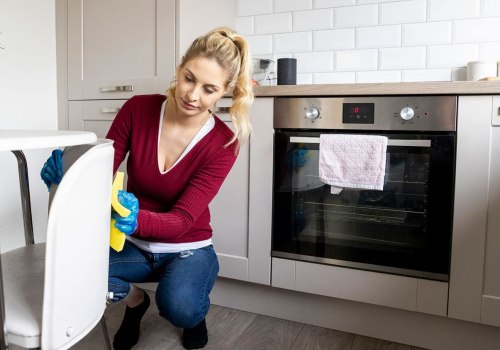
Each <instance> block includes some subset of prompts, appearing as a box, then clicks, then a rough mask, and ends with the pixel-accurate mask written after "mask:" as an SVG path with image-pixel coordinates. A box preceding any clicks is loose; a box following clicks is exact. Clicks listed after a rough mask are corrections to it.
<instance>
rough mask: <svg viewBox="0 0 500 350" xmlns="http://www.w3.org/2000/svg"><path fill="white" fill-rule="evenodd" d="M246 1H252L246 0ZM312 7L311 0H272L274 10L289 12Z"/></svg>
mask: <svg viewBox="0 0 500 350" xmlns="http://www.w3.org/2000/svg"><path fill="white" fill-rule="evenodd" d="M246 1H248V2H250V3H251V2H253V0H252V1H249V0H246ZM310 9H312V0H274V12H289V11H301V10H310Z"/></svg>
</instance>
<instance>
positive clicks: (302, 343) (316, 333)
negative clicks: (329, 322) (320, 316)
mask: <svg viewBox="0 0 500 350" xmlns="http://www.w3.org/2000/svg"><path fill="white" fill-rule="evenodd" d="M354 337H355V335H354V334H350V333H345V332H341V331H336V330H333V329H328V328H321V327H315V326H310V325H305V326H304V327H303V328H302V331H301V332H300V333H299V336H298V337H297V340H296V341H295V343H294V344H293V346H292V347H291V349H290V350H304V349H307V350H350V349H351V346H352V343H353V341H354Z"/></svg>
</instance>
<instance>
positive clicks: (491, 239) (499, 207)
mask: <svg viewBox="0 0 500 350" xmlns="http://www.w3.org/2000/svg"><path fill="white" fill-rule="evenodd" d="M499 107H500V96H495V97H494V98H493V110H492V117H491V124H492V128H491V147H490V150H491V153H490V169H489V170H490V173H489V186H488V188H489V191H488V216H487V226H486V227H487V230H486V250H485V264H484V290H483V296H482V303H481V323H485V324H489V325H493V326H497V327H500V254H499V253H498V247H500V216H499V215H498V214H499V213H500V182H499V179H500V115H499Z"/></svg>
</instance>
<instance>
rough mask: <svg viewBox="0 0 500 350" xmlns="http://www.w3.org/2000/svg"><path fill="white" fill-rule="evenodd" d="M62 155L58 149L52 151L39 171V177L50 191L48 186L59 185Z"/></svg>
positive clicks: (61, 172) (61, 174) (61, 173)
mask: <svg viewBox="0 0 500 350" xmlns="http://www.w3.org/2000/svg"><path fill="white" fill-rule="evenodd" d="M62 154H63V152H62V151H61V150H60V149H55V150H53V151H52V155H51V156H50V157H49V158H48V159H47V161H46V162H45V164H44V165H43V167H42V170H41V171H40V176H41V178H42V180H43V182H44V183H45V185H47V189H48V190H50V186H51V185H52V184H53V183H54V184H56V185H59V183H60V182H61V179H62V176H63V164H62Z"/></svg>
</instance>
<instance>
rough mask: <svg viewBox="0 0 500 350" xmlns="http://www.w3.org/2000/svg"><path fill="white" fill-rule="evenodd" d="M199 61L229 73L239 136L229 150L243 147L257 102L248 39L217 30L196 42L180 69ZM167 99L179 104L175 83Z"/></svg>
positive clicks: (228, 83)
mask: <svg viewBox="0 0 500 350" xmlns="http://www.w3.org/2000/svg"><path fill="white" fill-rule="evenodd" d="M196 57H205V58H208V59H212V60H215V61H216V62H217V63H218V64H219V65H220V66H221V67H222V68H223V69H224V70H225V71H226V72H227V81H226V86H225V88H227V89H233V92H232V95H233V103H232V105H231V107H230V108H229V115H230V116H231V121H232V122H233V125H234V128H235V133H234V137H233V138H232V139H231V140H230V141H229V142H228V143H227V145H226V146H228V145H230V144H232V143H233V142H234V141H235V140H236V139H238V143H239V145H243V144H244V143H245V142H246V141H247V140H248V137H249V135H250V132H251V131H252V127H251V125H250V115H249V110H250V106H251V104H252V102H253V90H252V80H251V74H252V61H251V57H250V50H249V47H248V43H247V41H246V39H245V38H244V37H243V36H241V35H240V34H238V33H236V32H234V31H233V30H231V29H229V28H225V27H221V28H216V29H214V30H212V31H210V32H208V33H207V34H205V35H203V36H200V37H199V38H197V39H195V40H194V41H193V43H192V44H191V46H190V47H189V48H188V49H187V51H186V53H185V54H184V56H182V59H181V63H180V65H179V67H178V69H179V68H182V67H184V65H185V64H186V63H187V62H188V61H189V60H191V59H193V58H196ZM167 96H168V98H169V100H171V101H174V100H175V82H174V84H172V86H170V88H169V89H168V90H167ZM238 147H239V146H238Z"/></svg>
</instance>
